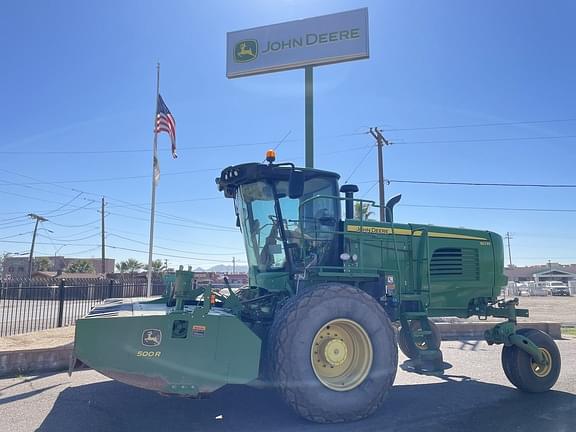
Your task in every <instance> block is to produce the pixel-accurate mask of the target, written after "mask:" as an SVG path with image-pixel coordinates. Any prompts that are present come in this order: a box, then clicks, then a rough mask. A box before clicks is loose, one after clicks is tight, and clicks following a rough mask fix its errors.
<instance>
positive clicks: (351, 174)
mask: <svg viewBox="0 0 576 432" xmlns="http://www.w3.org/2000/svg"><path fill="white" fill-rule="evenodd" d="M373 149H374V147H373V146H370V148H369V149H368V151H367V152H366V154H365V155H364V156H363V157H362V159H360V162H358V163H357V164H356V166H355V167H354V169H353V170H352V172H351V173H350V175H349V176H348V177H347V178H346V180H345V181H344V183H348V180H350V178H351V177H352V176H353V175H354V173H356V171H357V170H358V168H360V166H361V165H362V164H363V163H364V161H365V160H366V158H367V157H368V155H369V154H370V153H371V152H372V150H373Z"/></svg>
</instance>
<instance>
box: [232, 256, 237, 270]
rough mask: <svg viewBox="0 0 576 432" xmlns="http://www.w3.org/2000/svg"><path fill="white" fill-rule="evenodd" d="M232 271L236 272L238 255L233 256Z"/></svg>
mask: <svg viewBox="0 0 576 432" xmlns="http://www.w3.org/2000/svg"><path fill="white" fill-rule="evenodd" d="M232 273H236V257H232Z"/></svg>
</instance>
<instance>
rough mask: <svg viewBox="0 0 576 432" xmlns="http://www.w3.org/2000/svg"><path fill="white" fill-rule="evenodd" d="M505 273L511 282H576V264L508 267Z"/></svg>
mask: <svg viewBox="0 0 576 432" xmlns="http://www.w3.org/2000/svg"><path fill="white" fill-rule="evenodd" d="M504 273H505V274H506V276H508V280H509V281H510V282H546V281H561V282H564V283H566V284H568V283H569V282H570V281H576V264H558V263H548V264H547V265H537V266H527V267H515V266H511V267H507V268H505V269H504Z"/></svg>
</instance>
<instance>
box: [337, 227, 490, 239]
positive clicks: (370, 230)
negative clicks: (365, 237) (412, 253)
mask: <svg viewBox="0 0 576 432" xmlns="http://www.w3.org/2000/svg"><path fill="white" fill-rule="evenodd" d="M346 231H347V232H357V233H359V232H363V233H367V234H392V233H394V234H396V235H404V236H409V235H412V236H414V237H420V236H421V235H422V231H412V230H409V229H406V228H394V230H392V228H390V227H376V226H360V225H347V226H346ZM428 237H436V238H451V239H458V240H479V241H488V239H487V238H484V237H475V236H469V235H464V234H454V233H441V232H428Z"/></svg>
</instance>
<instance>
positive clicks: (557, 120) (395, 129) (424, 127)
mask: <svg viewBox="0 0 576 432" xmlns="http://www.w3.org/2000/svg"><path fill="white" fill-rule="evenodd" d="M565 122H576V118H568V119H553V120H526V121H515V122H492V123H469V124H461V125H447V126H446V125H442V126H423V127H409V128H388V129H386V128H382V131H384V132H400V131H418V130H434V129H460V128H475V127H491V126H516V125H523V124H546V123H565Z"/></svg>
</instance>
